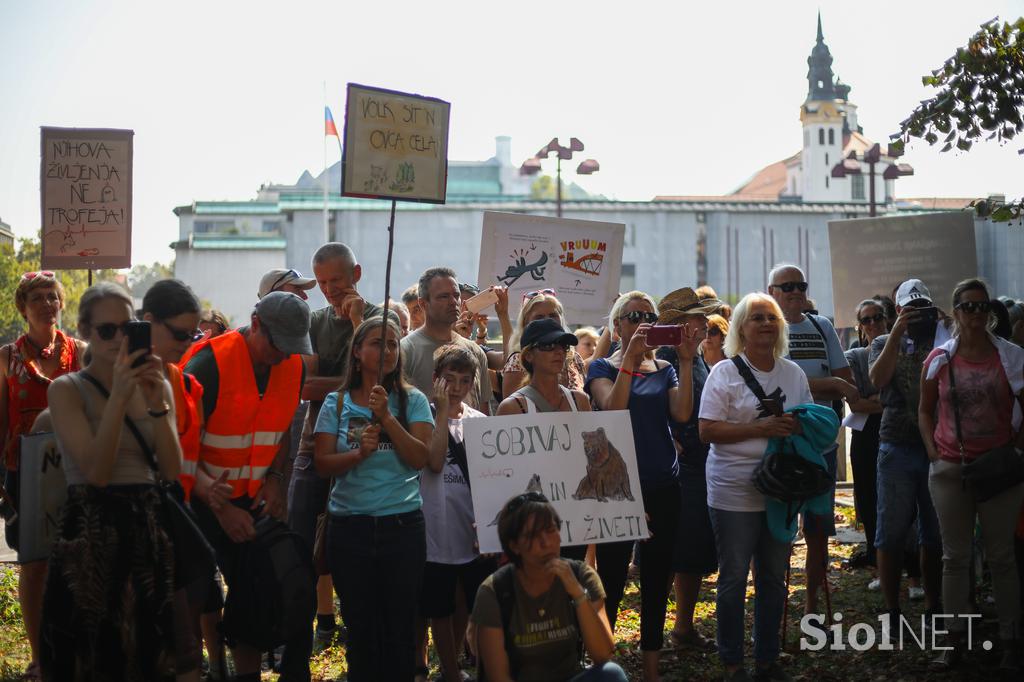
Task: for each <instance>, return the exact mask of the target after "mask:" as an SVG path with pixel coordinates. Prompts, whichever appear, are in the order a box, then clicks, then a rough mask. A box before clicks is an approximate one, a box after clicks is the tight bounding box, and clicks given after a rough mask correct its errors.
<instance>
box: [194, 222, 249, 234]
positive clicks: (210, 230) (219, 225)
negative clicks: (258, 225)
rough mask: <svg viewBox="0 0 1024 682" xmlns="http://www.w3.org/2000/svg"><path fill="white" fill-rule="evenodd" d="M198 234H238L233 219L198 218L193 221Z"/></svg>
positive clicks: (195, 231)
mask: <svg viewBox="0 0 1024 682" xmlns="http://www.w3.org/2000/svg"><path fill="white" fill-rule="evenodd" d="M192 231H193V232H194V233H196V234H238V228H237V227H235V221H233V220H197V221H195V222H194V223H192Z"/></svg>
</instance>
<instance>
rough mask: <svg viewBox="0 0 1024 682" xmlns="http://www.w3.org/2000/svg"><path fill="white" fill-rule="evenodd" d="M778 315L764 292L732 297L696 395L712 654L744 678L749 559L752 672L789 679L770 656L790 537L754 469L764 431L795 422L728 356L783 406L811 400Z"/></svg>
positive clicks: (780, 431) (790, 427) (730, 673)
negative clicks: (768, 404) (710, 577)
mask: <svg viewBox="0 0 1024 682" xmlns="http://www.w3.org/2000/svg"><path fill="white" fill-rule="evenodd" d="M788 345H789V338H788V334H787V332H786V320H785V319H784V318H783V315H782V311H781V310H780V309H779V305H778V304H777V303H776V302H775V299H773V298H772V297H771V296H768V295H767V294H762V293H755V294H748V295H747V296H745V297H744V298H743V300H742V301H740V303H739V305H738V306H736V310H735V312H734V314H733V318H732V322H731V326H730V327H729V333H728V335H727V336H726V338H725V354H726V356H727V357H728V358H730V359H729V360H725V361H722V362H719V363H718V364H716V365H715V366H714V367H713V368H712V369H711V374H710V375H709V376H708V380H707V383H705V384H704V392H703V394H702V395H701V401H700V437H701V440H703V441H704V442H706V443H710V444H711V451H710V453H709V455H708V462H707V480H708V509H709V511H710V513H711V525H712V527H713V528H714V530H715V542H716V545H717V547H718V564H719V574H718V597H717V615H718V655H719V657H720V658H721V660H722V664H723V665H724V667H725V671H726V679H747V677H746V675H747V673H746V671H745V670H744V668H743V644H744V638H743V607H744V601H745V596H746V588H747V574H748V572H749V569H750V561H751V559H753V560H754V566H755V578H754V600H755V604H756V607H755V624H754V628H755V630H756V632H757V638H756V640H755V643H754V659H755V666H756V674H757V676H758V677H763V678H764V679H788V678H787V677H785V673H784V672H783V671H782V670H781V668H780V667H779V664H778V656H779V621H780V620H781V619H782V610H783V606H784V604H785V599H786V586H785V582H786V581H785V578H786V564H787V563H788V561H789V545H788V544H785V543H782V542H779V541H777V540H776V539H775V538H773V537H772V534H771V532H770V531H769V530H768V521H767V517H766V515H765V504H764V496H763V495H762V494H761V493H759V492H758V491H757V489H756V488H754V485H753V483H752V480H751V478H752V475H753V472H754V469H755V467H756V466H757V464H758V463H759V462H760V461H761V459H762V457H763V456H764V452H765V449H766V447H767V446H768V439H769V438H771V437H775V436H788V435H790V434H792V433H793V432H794V429H795V428H796V418H795V417H794V416H793V415H791V414H783V415H782V416H773V415H772V413H771V412H769V411H768V410H767V409H765V407H763V406H762V405H761V402H760V401H759V400H758V398H757V397H756V396H755V395H754V393H753V391H752V390H751V389H750V388H749V387H748V386H747V383H746V382H745V381H744V379H743V377H742V376H741V375H740V371H739V368H738V367H737V364H736V362H735V361H734V360H733V359H732V358H733V357H734V356H735V357H738V358H740V360H741V361H742V362H743V363H744V364H745V365H746V366H747V367H749V368H750V369H751V372H752V374H753V376H754V378H755V379H756V380H757V382H758V383H759V384H760V385H761V388H762V389H763V390H764V393H765V395H766V396H767V397H768V399H769V400H772V401H776V403H777V405H778V407H779V408H781V409H782V410H785V409H787V408H792V407H795V406H796V405H799V404H802V403H810V402H813V398H812V397H811V390H810V387H809V386H808V384H807V377H806V375H804V373H803V371H802V370H801V369H800V367H799V366H797V365H796V364H795V363H793V362H791V361H789V360H787V359H786V358H785V357H783V356H785V355H786V353H787V352H788Z"/></svg>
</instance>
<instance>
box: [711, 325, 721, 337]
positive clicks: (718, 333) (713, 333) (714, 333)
mask: <svg viewBox="0 0 1024 682" xmlns="http://www.w3.org/2000/svg"><path fill="white" fill-rule="evenodd" d="M721 335H722V330H721V329H719V328H718V327H708V336H721Z"/></svg>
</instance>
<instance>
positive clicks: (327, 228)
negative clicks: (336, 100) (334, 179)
mask: <svg viewBox="0 0 1024 682" xmlns="http://www.w3.org/2000/svg"><path fill="white" fill-rule="evenodd" d="M323 85H324V112H325V113H326V112H327V81H323ZM323 179H324V243H327V242H329V241H331V226H330V221H329V220H328V217H327V183H328V180H329V178H328V175H327V117H326V116H325V117H324V175H323Z"/></svg>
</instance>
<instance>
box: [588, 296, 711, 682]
mask: <svg viewBox="0 0 1024 682" xmlns="http://www.w3.org/2000/svg"><path fill="white" fill-rule="evenodd" d="M657 320H658V308H657V305H656V304H655V303H654V300H653V299H652V298H651V297H650V296H649V295H647V294H645V293H644V292H642V291H631V292H629V293H627V294H623V295H622V296H620V297H619V298H618V300H616V301H615V305H613V306H612V309H611V312H610V314H609V316H608V327H609V329H614V331H615V332H616V333H617V334H618V336H619V338H620V339H621V345H620V346H619V349H618V350H616V351H615V352H614V353H612V355H611V356H609V357H607V358H601V359H598V360H595V361H594V362H592V363H591V365H590V370H589V373H588V374H587V385H586V390H587V392H588V393H589V394H590V396H591V398H592V399H593V401H594V404H595V405H596V406H597V407H598V408H600V409H602V410H627V409H628V410H629V414H630V419H631V421H632V426H633V443H634V446H635V449H636V460H637V468H638V470H639V478H640V487H641V489H642V493H643V500H644V509H645V511H646V513H647V516H648V526H649V528H650V530H651V537H650V538H649V539H648V540H646V541H645V542H642V543H640V559H641V561H640V597H641V599H640V648H641V650H642V651H643V676H644V680H646V681H648V682H652V681H654V680H658V679H660V677H659V672H658V662H659V652H660V651H661V647H662V644H663V643H664V641H663V640H664V628H665V605H666V603H667V601H668V587H669V583H670V579H671V576H672V552H673V545H674V540H675V537H676V527H677V524H678V520H679V494H680V492H679V461H678V458H677V456H676V448H675V443H674V441H673V439H672V421H677V422H685V421H687V420H688V419H689V418H690V414H691V412H692V410H693V387H692V370H693V358H694V356H695V355H696V354H697V345H698V344H699V342H700V337H698V336H697V335H696V334H695V333H694V332H693V331H692V330H690V331H688V328H687V327H686V326H683V334H682V342H681V343H680V344H679V345H678V346H675V347H674V348H675V351H676V353H677V355H678V357H679V360H680V362H679V374H677V373H676V370H675V369H674V368H673V367H672V364H671V363H669V362H667V361H665V360H658V359H655V357H654V350H655V348H656V346H651V345H648V343H647V334H648V332H649V330H650V328H651V326H652V325H653V324H654V323H655V322H656V321H657ZM632 545H633V543H631V542H617V543H605V544H601V545H598V546H597V549H598V557H597V565H598V572H599V573H600V575H601V580H602V582H603V583H604V586H605V589H606V590H607V595H608V597H607V602H606V608H607V610H608V622H609V623H611V624H612V627H613V628H614V625H615V620H616V615H617V612H618V607H619V601H620V599H621V598H622V592H623V588H624V586H625V583H626V573H627V570H628V567H629V558H630V553H631V551H632Z"/></svg>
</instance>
